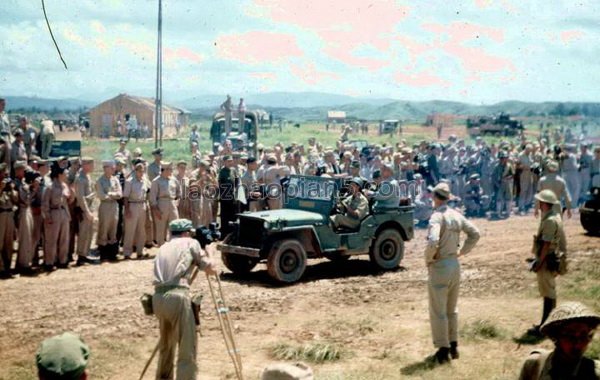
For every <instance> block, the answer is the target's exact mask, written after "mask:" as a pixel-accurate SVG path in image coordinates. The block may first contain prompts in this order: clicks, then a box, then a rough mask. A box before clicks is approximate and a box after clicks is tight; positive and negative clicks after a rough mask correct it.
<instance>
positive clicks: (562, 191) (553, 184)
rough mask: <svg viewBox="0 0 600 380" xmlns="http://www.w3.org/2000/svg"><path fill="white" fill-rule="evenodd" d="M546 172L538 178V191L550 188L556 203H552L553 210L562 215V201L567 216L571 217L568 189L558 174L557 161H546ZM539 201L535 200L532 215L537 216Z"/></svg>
mask: <svg viewBox="0 0 600 380" xmlns="http://www.w3.org/2000/svg"><path fill="white" fill-rule="evenodd" d="M546 171H547V174H546V175H545V176H543V177H542V178H540V180H539V182H538V188H537V190H538V192H539V191H542V190H546V189H549V190H552V192H553V193H554V195H555V196H556V199H557V200H558V203H556V204H555V205H553V208H554V211H555V212H556V213H557V214H558V215H561V216H562V211H563V210H562V207H561V203H562V202H564V205H565V208H566V210H567V216H568V217H569V218H570V217H571V194H569V190H567V184H566V183H565V180H564V179H562V177H561V176H559V175H558V173H557V172H558V163H557V162H556V161H548V163H547V164H546ZM539 209H540V208H539V202H538V201H537V200H536V206H535V211H534V215H535V217H536V218H537V216H538V215H539Z"/></svg>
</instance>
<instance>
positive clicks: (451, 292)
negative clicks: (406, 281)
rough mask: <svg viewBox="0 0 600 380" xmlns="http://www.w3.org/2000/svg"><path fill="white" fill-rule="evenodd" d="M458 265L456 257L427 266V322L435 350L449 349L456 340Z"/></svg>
mask: <svg viewBox="0 0 600 380" xmlns="http://www.w3.org/2000/svg"><path fill="white" fill-rule="evenodd" d="M459 286H460V264H459V263H458V259H456V257H451V258H445V259H440V260H438V261H436V262H434V263H433V264H431V265H430V266H429V283H428V292H429V322H430V324H431V336H432V338H433V345H434V346H435V347H436V348H440V347H450V342H456V341H457V340H458V310H457V303H458V290H459Z"/></svg>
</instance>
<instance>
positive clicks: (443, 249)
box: [425, 183, 479, 364]
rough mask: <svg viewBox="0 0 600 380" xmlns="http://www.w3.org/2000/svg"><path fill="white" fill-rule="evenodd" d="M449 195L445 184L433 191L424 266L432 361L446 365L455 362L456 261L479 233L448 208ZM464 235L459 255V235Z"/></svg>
mask: <svg viewBox="0 0 600 380" xmlns="http://www.w3.org/2000/svg"><path fill="white" fill-rule="evenodd" d="M451 196H452V194H451V193H450V187H449V186H448V184H447V183H440V184H438V185H437V186H436V187H434V188H433V204H434V212H433V214H432V215H431V219H430V220H429V230H428V233H427V247H426V248H425V263H426V264H427V269H428V273H429V280H428V290H429V320H430V323H431V335H432V337H433V344H434V346H435V347H436V348H437V349H438V351H437V352H436V353H435V355H434V356H433V359H434V360H435V361H436V362H437V363H439V364H443V363H447V362H449V361H450V357H452V359H458V357H459V354H458V349H457V346H458V311H457V303H458V292H459V286H460V264H459V261H458V258H459V257H460V256H463V255H466V254H467V253H469V252H470V251H471V250H472V249H473V247H475V244H477V241H478V240H479V230H478V229H477V228H476V227H475V226H474V225H473V224H472V223H471V222H470V221H469V220H467V219H466V218H465V217H464V216H462V215H461V214H460V213H459V212H457V211H455V210H453V209H451V208H449V207H448V205H447V203H448V200H450V198H451ZM461 231H462V232H464V233H466V234H467V239H466V240H465V241H464V243H463V245H462V247H461V249H460V252H459V251H458V247H459V246H460V233H461Z"/></svg>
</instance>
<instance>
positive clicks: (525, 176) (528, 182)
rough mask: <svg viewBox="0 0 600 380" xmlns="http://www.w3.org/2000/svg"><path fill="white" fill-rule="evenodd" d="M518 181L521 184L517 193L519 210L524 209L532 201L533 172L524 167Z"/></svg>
mask: <svg viewBox="0 0 600 380" xmlns="http://www.w3.org/2000/svg"><path fill="white" fill-rule="evenodd" d="M519 183H520V185H521V193H520V194H519V210H525V208H528V207H530V206H531V204H532V203H533V195H534V192H535V190H534V187H533V173H532V172H531V170H529V169H526V170H524V171H522V172H521V176H520V177H519Z"/></svg>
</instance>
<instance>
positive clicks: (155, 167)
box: [147, 148, 163, 182]
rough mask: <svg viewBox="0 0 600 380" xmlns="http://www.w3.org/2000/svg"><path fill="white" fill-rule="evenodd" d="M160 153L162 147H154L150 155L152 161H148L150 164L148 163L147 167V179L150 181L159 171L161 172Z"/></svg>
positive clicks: (161, 152)
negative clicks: (152, 158)
mask: <svg viewBox="0 0 600 380" xmlns="http://www.w3.org/2000/svg"><path fill="white" fill-rule="evenodd" d="M162 155H163V149H162V148H156V149H154V150H153V151H152V156H153V157H154V161H152V162H151V163H150V165H148V169H147V172H148V179H149V180H150V182H152V181H154V178H156V177H158V176H159V175H160V172H161V166H160V163H161V161H162Z"/></svg>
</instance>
